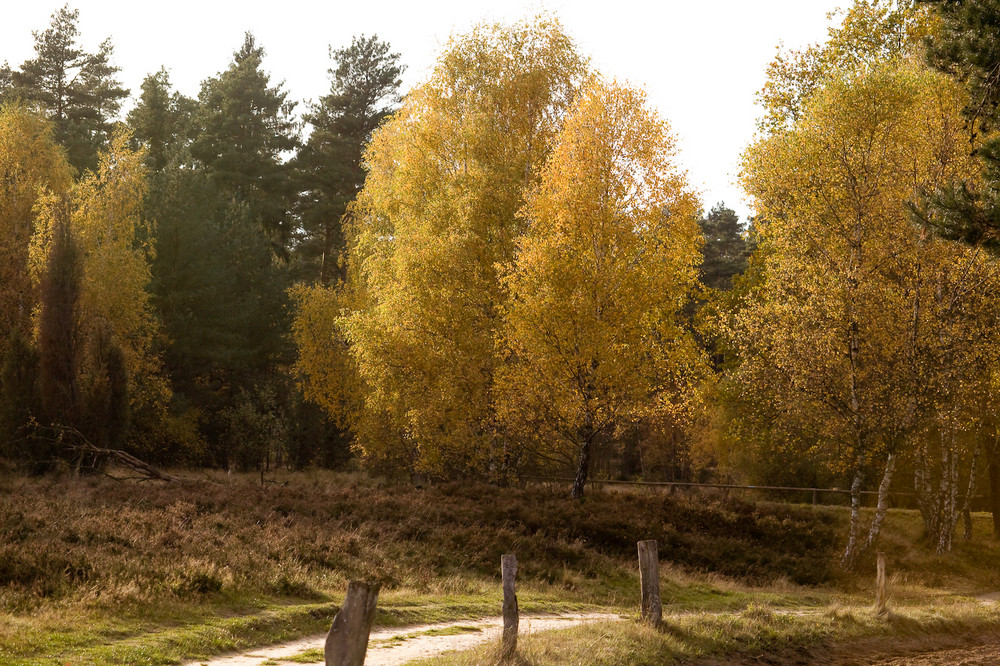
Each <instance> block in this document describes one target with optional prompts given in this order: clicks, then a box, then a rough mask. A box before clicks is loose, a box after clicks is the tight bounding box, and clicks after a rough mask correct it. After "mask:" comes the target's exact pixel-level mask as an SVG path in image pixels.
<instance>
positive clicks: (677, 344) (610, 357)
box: [497, 78, 701, 456]
mask: <svg viewBox="0 0 1000 666" xmlns="http://www.w3.org/2000/svg"><path fill="white" fill-rule="evenodd" d="M675 152H676V151H675V147H674V142H673V139H672V137H670V135H669V133H668V131H667V127H666V125H665V123H663V122H662V121H661V120H659V119H658V118H657V117H656V116H655V114H653V113H652V112H650V111H649V110H648V108H646V106H645V100H644V97H643V95H642V94H641V93H638V92H637V91H634V90H632V89H629V88H627V87H624V86H621V85H618V84H617V83H606V82H604V81H602V80H600V79H598V78H593V79H591V80H590V81H588V83H587V84H586V85H585V86H584V88H583V89H582V90H581V92H580V94H579V97H578V100H577V102H576V104H575V105H574V106H573V108H572V109H571V111H570V113H569V114H568V116H567V118H566V121H565V124H564V126H563V129H562V131H561V133H560V134H559V135H558V136H557V138H556V142H555V147H554V149H553V151H552V154H551V156H550V157H549V159H548V161H547V162H546V164H545V168H544V169H543V171H542V180H541V183H540V184H539V186H538V187H537V188H536V189H535V190H534V191H533V192H532V194H531V196H530V197H529V198H528V203H527V205H526V207H525V209H524V216H525V219H526V221H527V223H528V229H527V231H526V233H525V234H524V235H523V236H521V237H520V238H519V240H518V247H519V253H518V255H517V257H516V259H515V261H514V262H513V264H512V265H511V267H510V269H509V271H508V272H507V274H506V276H505V285H506V286H507V288H508V290H509V291H510V293H511V299H510V301H509V302H508V305H507V307H506V309H505V311H504V316H505V328H504V346H505V349H506V352H507V358H508V359H509V362H508V364H507V365H506V366H504V367H503V368H502V369H501V370H500V377H501V378H500V381H499V385H498V391H497V395H498V400H499V410H500V414H501V417H502V418H503V419H504V420H505V421H506V425H507V427H508V429H509V431H510V432H513V433H525V432H529V433H530V432H531V431H530V428H529V426H531V425H532V424H533V425H534V426H535V427H536V428H537V430H536V431H535V432H534V433H533V434H534V436H535V438H536V440H537V441H536V445H541V446H542V447H543V449H547V455H553V454H558V453H559V452H560V451H561V452H562V453H563V454H564V455H566V456H570V455H572V452H573V451H574V450H575V449H576V447H577V446H578V445H579V443H580V441H581V440H580V438H581V437H584V438H585V437H587V436H588V435H587V434H586V433H584V432H583V431H584V430H586V429H590V430H591V432H592V431H593V429H597V430H598V431H602V430H603V431H604V432H606V433H607V434H610V432H611V431H613V430H614V429H615V428H620V427H625V426H627V425H628V424H630V423H634V422H636V421H637V420H638V419H640V418H641V417H642V416H643V415H649V414H651V413H652V412H657V411H662V410H670V409H676V408H677V406H678V405H679V404H682V403H684V402H685V401H686V400H687V399H689V398H690V388H691V387H690V384H691V383H692V379H693V378H694V377H695V376H696V375H697V372H698V370H699V368H700V366H701V359H700V358H699V354H698V352H697V351H696V348H695V345H694V343H693V340H692V339H691V338H690V334H689V333H687V332H684V331H682V329H681V327H680V326H679V325H678V322H677V310H678V309H679V307H680V306H681V304H682V303H683V302H684V301H685V299H686V297H687V296H688V294H689V293H690V290H691V289H692V288H693V287H694V285H695V282H696V272H697V271H696V269H697V260H698V257H699V254H698V243H699V241H700V234H699V232H698V229H697V223H696V217H695V216H696V209H697V202H696V201H695V199H694V197H693V195H692V194H691V193H690V191H689V190H688V188H687V184H686V182H685V180H684V178H683V175H681V174H680V173H679V172H678V170H677V168H676V165H675V164H674V161H673V158H674V155H675Z"/></svg>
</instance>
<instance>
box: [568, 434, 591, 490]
mask: <svg viewBox="0 0 1000 666" xmlns="http://www.w3.org/2000/svg"><path fill="white" fill-rule="evenodd" d="M589 469H590V438H589V437H588V438H585V439H583V441H582V442H580V462H579V463H578V464H577V466H576V479H575V480H574V481H573V492H572V495H573V499H580V498H581V497H583V487H584V486H585V485H586V484H587V474H588V472H589Z"/></svg>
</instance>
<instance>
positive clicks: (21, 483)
mask: <svg viewBox="0 0 1000 666" xmlns="http://www.w3.org/2000/svg"><path fill="white" fill-rule="evenodd" d="M287 481H288V484H287V485H274V486H269V487H266V488H261V487H260V486H259V485H256V484H254V483H253V482H252V480H251V479H249V478H240V479H238V480H237V481H236V482H232V483H230V482H228V479H227V480H226V482H225V483H211V484H204V485H201V486H170V485H150V484H142V483H115V482H112V481H110V480H107V479H98V478H93V479H84V480H73V479H67V478H57V477H52V478H44V479H31V480H28V479H21V478H2V479H0V664H57V663H59V664H64V663H66V662H70V663H73V664H119V663H146V664H169V663H177V662H178V661H180V660H183V659H199V658H202V659H203V658H207V657H209V656H211V655H215V654H219V653H222V652H226V651H231V650H237V649H243V648H248V647H251V646H254V645H260V644H265V643H272V642H277V641H282V640H289V639H294V638H298V637H301V636H304V635H310V634H316V633H321V632H323V631H325V630H326V629H327V628H328V627H329V624H330V621H331V619H332V617H333V615H334V614H335V612H336V610H337V604H338V603H339V602H340V600H341V599H342V595H343V593H344V590H345V588H346V585H347V582H348V581H349V580H352V579H362V580H369V581H375V582H379V583H381V585H382V591H381V593H380V597H379V613H378V616H377V618H376V624H377V625H378V626H382V627H396V626H398V627H405V626H409V625H414V624H425V623H433V622H443V621H453V620H463V619H473V618H479V617H484V616H492V615H496V614H497V613H498V611H499V602H500V590H499V561H500V555H501V554H503V553H505V552H515V553H516V554H517V556H518V561H519V572H518V575H519V579H518V585H519V600H520V607H521V610H522V612H525V613H538V612H574V611H588V610H598V609H600V610H607V611H610V612H624V613H630V612H633V611H634V609H635V606H636V603H637V602H636V600H637V598H638V576H637V574H636V571H635V568H636V567H635V557H636V555H635V542H636V541H638V540H640V539H644V538H654V539H657V541H658V542H659V544H660V555H661V567H662V596H663V601H664V604H665V610H666V612H667V613H668V614H674V615H677V616H678V617H687V616H688V615H691V614H692V613H694V614H697V613H707V614H708V615H707V616H706V617H723V616H724V615H727V614H728V615H733V614H735V615H740V614H742V613H746V612H748V611H747V609H754V608H766V609H769V612H771V613H773V614H774V615H775V617H778V618H785V617H786V615H788V613H787V611H792V610H795V609H802V608H807V609H814V610H816V611H817V612H827V610H829V609H830V608H852V609H854V608H862V607H863V606H864V603H867V601H864V600H866V599H867V598H868V597H869V596H870V587H871V584H870V581H871V579H872V578H873V576H874V564H873V563H871V562H865V563H863V566H862V569H861V571H859V572H858V573H857V574H855V575H851V576H844V575H841V574H838V573H837V571H836V568H835V566H834V563H835V562H836V557H837V553H838V550H839V547H840V543H839V538H840V535H841V534H842V531H843V526H844V521H845V518H846V513H845V511H844V510H843V509H841V508H826V507H811V506H788V505H780V504H769V503H757V504H753V503H747V502H740V501H736V500H725V499H713V500H706V499H703V498H699V497H692V498H688V499H682V498H672V497H668V496H664V495H648V494H647V495H636V494H630V493H621V492H617V493H607V494H605V493H592V494H591V495H590V496H589V497H588V498H586V499H585V500H584V501H583V502H575V501H572V500H570V499H569V498H568V497H567V492H566V490H565V489H558V490H552V489H541V488H526V489H497V488H492V487H489V486H483V485H459V484H454V485H446V486H441V487H435V488H431V489H428V490H415V489H412V488H409V487H405V486H401V487H395V486H382V485H380V484H379V483H378V482H376V481H373V480H371V479H367V478H365V477H363V476H357V475H355V476H351V477H345V476H343V475H331V474H319V473H309V474H303V475H293V476H289V478H288V479H287ZM975 529H976V534H977V535H978V536H977V539H976V541H974V542H973V543H972V544H966V543H964V542H961V541H957V542H956V552H955V553H954V554H953V555H949V556H943V557H942V556H935V555H932V554H930V553H928V552H927V550H926V549H924V548H923V547H922V545H921V544H920V533H921V526H920V520H919V516H918V514H916V513H914V512H902V511H899V512H892V513H891V514H890V517H889V520H888V525H887V536H886V538H885V540H884V543H883V547H884V549H885V550H886V551H887V553H888V554H889V561H890V572H891V574H892V577H893V582H894V588H893V589H894V592H893V595H894V596H893V601H894V603H896V604H897V605H899V606H901V607H902V606H906V607H909V608H910V609H911V610H912V611H913V612H917V611H920V610H921V609H922V608H928V607H931V606H941V607H945V608H946V612H951V610H954V609H951V610H948V608H950V607H948V606H947V603H948V602H949V600H954V599H955V598H956V597H955V595H956V594H957V595H973V594H976V593H979V592H985V591H993V590H1000V570H998V569H1000V568H998V567H996V566H995V565H994V564H992V563H995V562H997V561H1000V559H998V558H1000V545H998V544H997V542H995V541H993V540H992V539H988V538H985V537H986V535H987V534H988V533H989V530H990V529H991V527H990V524H989V522H988V517H986V516H977V517H976V526H975ZM863 602H864V603H863ZM851 612H852V613H853V612H855V611H851ZM963 612H964V611H963ZM692 617H693V616H692ZM789 617H791V618H794V617H797V616H789ZM678 621H679V622H681V623H682V624H683V622H686V621H687V620H678ZM720 621H721V620H720ZM977 621H978V620H977ZM712 622H715V621H714V620H713V621H712ZM712 622H709V625H711V624H712ZM798 622H800V621H799V620H796V619H788V620H785V619H780V620H778V624H777V626H778V627H779V628H780V632H778V633H787V634H789V635H790V636H794V637H795V638H794V641H801V640H806V639H807V638H808V637H809V636H816V640H820V641H829V640H833V638H832V637H835V636H840V635H841V634H843V632H841V633H837V632H835V631H834V632H832V633H831V631H826V632H825V633H824V630H822V629H821V628H819V629H815V631H814V632H813V633H809V631H810V630H809V629H808V627H809V623H808V622H805V621H804V620H803V621H802V622H803V625H802V627H799V628H797V627H798V624H797V623H798ZM786 624H787V626H786ZM827 624H828V625H830V626H831V627H834V626H835V624H834V623H833V621H832V620H831V621H829V622H827ZM623 626H624V625H623ZM623 631H625V630H624V629H623ZM630 631H633V630H632V629H629V630H628V631H626V633H628V632H630ZM635 631H641V628H640V629H636V630H635ZM692 631H693V632H695V633H693V634H691V636H692V637H693V638H692V639H691V640H692V641H694V643H692V644H694V645H699V644H702V645H703V644H704V643H703V642H702V643H699V642H698V641H703V640H707V639H701V638H698V636H699V634H698V633H697V631H695V630H694V629H692ZM401 635H404V636H405V635H406V634H405V633H404V634H401ZM722 635H723V636H725V635H728V634H726V630H722ZM843 635H852V634H843ZM696 638H697V640H695V639H696ZM539 640H540V639H539ZM621 640H626V639H625V638H624V637H623V638H622V639H621ZM663 640H664V641H667V642H668V643H670V642H671V641H677V640H681V642H684V640H682V639H679V638H677V637H676V636H674V637H672V638H671V637H670V635H669V634H666V635H665V637H664V638H663ZM794 641H793V642H794ZM688 642H691V641H688ZM670 644H673V643H670ZM719 645H720V646H721V647H719V649H723V650H724V649H728V648H727V647H726V646H727V645H729V644H728V643H725V642H720V643H719ZM539 649H540V650H541V649H542V648H539ZM548 649H550V648H545V650H548ZM552 649H554V648H552ZM628 649H631V648H628ZM658 649H659V648H658ZM663 649H664V650H666V649H667V648H663ZM670 649H673V648H670ZM703 651H704V649H703ZM664 654H666V653H664ZM539 663H545V662H539ZM609 663H610V662H609ZM634 663H642V662H641V661H640V662H634Z"/></svg>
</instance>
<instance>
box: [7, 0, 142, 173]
mask: <svg viewBox="0 0 1000 666" xmlns="http://www.w3.org/2000/svg"><path fill="white" fill-rule="evenodd" d="M79 18H80V12H79V11H78V10H75V9H70V8H69V6H68V5H67V6H64V7H63V8H62V9H59V10H58V11H56V12H55V13H54V14H53V15H52V20H51V22H50V23H49V27H48V28H47V29H46V30H44V31H42V32H34V33H32V34H33V35H34V37H35V57H34V58H32V59H30V60H26V61H25V62H24V63H23V64H22V65H21V69H20V70H8V72H9V73H8V74H7V75H0V92H2V93H3V95H4V96H5V97H19V98H21V99H23V100H24V101H26V102H29V103H31V104H33V105H36V106H37V107H38V109H39V110H40V111H41V112H42V113H43V114H44V115H45V116H46V117H47V118H48V119H50V120H51V121H52V122H53V123H55V126H56V138H57V140H58V141H59V143H61V144H62V145H63V146H64V147H65V148H66V150H67V153H68V155H69V161H70V164H72V165H73V166H74V167H76V168H77V169H78V170H80V171H82V170H84V169H91V168H94V167H95V166H96V165H97V154H98V152H99V151H100V150H101V148H103V147H104V145H105V143H106V142H107V140H108V138H109V135H110V132H111V129H112V124H113V120H114V118H115V116H116V115H117V114H118V111H119V109H120V108H121V104H122V101H123V100H124V99H126V98H127V97H128V94H129V93H128V90H126V89H125V88H123V87H122V86H121V83H119V81H118V80H117V78H116V76H117V74H118V72H119V71H120V68H119V67H116V66H114V65H112V64H111V57H112V55H113V53H114V47H113V46H112V44H111V41H110V39H108V40H105V41H104V42H102V43H101V45H100V46H99V47H98V49H97V51H96V52H95V53H87V52H86V51H84V50H83V49H82V48H81V47H80V46H79V45H78V44H77V37H78V36H79V30H78V29H77V23H78V21H79ZM5 78H6V79H8V80H9V85H7V86H6V87H3V83H4V79H5Z"/></svg>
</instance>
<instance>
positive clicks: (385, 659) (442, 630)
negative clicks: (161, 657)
mask: <svg viewBox="0 0 1000 666" xmlns="http://www.w3.org/2000/svg"><path fill="white" fill-rule="evenodd" d="M618 619H620V616H618V615H615V614H612V613H579V614H568V615H526V616H522V617H521V621H520V625H519V634H521V635H523V634H528V633H534V632H538V631H549V630H551V629H563V628H566V627H571V626H574V625H577V624H584V623H587V622H599V621H603V620H618ZM502 628H503V620H502V619H501V618H499V617H497V618H488V619H485V620H458V621H455V622H444V623H440V624H425V625H417V626H412V627H395V628H391V629H378V630H375V631H373V632H372V634H371V638H370V639H369V641H368V656H367V657H366V658H365V666H395V665H396V664H405V663H406V662H408V661H411V660H413V659H419V658H423V657H431V656H434V655H436V654H441V653H442V652H447V651H449V650H467V649H469V648H473V647H475V646H477V645H479V644H480V643H483V642H485V641H489V640H498V639H499V636H500V632H501V630H502ZM399 639H401V640H399ZM325 641H326V636H325V635H323V636H313V637H311V638H304V639H302V640H298V641H293V642H290V643H282V644H281V645H272V646H269V647H261V648H257V649H254V650H250V651H248V652H246V653H243V654H238V655H229V656H225V657H218V658H216V659H212V660H211V661H191V662H187V665H186V666H199V665H202V666H260V665H261V664H262V663H263V662H266V661H268V660H271V661H272V663H273V662H274V661H278V662H280V661H281V660H282V659H287V658H288V657H293V656H295V655H297V654H300V653H302V652H304V651H306V650H320V651H322V649H323V643H324V642H325Z"/></svg>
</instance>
